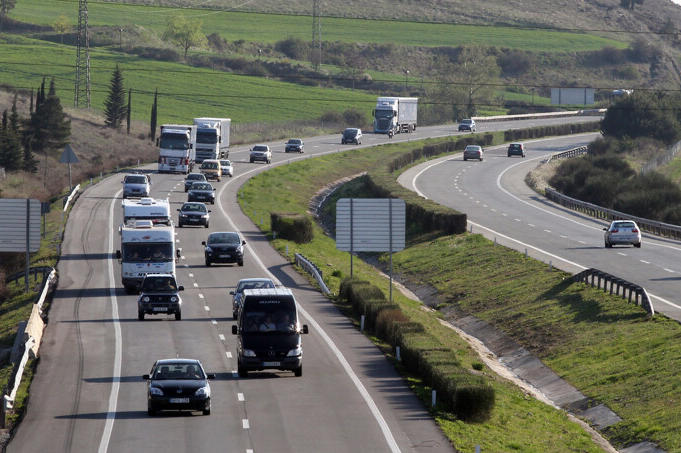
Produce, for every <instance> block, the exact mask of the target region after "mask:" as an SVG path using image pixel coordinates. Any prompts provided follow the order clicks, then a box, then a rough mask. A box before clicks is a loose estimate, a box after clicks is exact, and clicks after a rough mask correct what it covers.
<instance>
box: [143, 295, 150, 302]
mask: <svg viewBox="0 0 681 453" xmlns="http://www.w3.org/2000/svg"><path fill="white" fill-rule="evenodd" d="M150 300H151V299H150V298H149V296H144V297H143V298H142V302H149V301H150Z"/></svg>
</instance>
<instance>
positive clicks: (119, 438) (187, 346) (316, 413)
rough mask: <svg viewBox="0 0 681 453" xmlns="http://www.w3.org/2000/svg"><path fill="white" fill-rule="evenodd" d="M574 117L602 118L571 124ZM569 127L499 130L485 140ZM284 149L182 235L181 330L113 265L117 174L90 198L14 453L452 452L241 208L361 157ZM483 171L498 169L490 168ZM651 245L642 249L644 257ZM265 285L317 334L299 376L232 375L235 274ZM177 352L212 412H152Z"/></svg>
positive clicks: (425, 131)
mask: <svg viewBox="0 0 681 453" xmlns="http://www.w3.org/2000/svg"><path fill="white" fill-rule="evenodd" d="M575 120H577V121H591V120H593V118H575V119H571V120H570V121H575ZM564 121H566V120H565V119H554V120H543V121H516V122H513V123H503V122H498V123H489V124H486V125H480V127H479V131H480V132H481V131H483V130H485V129H487V130H492V129H507V128H509V127H528V126H529V125H534V124H547V123H551V122H564ZM454 133H455V132H454V126H440V127H432V128H419V129H418V130H417V131H416V133H414V134H409V135H406V136H400V135H397V136H395V138H393V139H392V140H393V141H399V140H413V139H420V138H424V137H427V136H444V135H451V134H454ZM363 141H364V145H363V147H364V146H371V145H374V144H377V143H385V142H386V141H388V139H387V137H386V136H374V135H373V134H366V135H365V136H364V140H363ZM283 142H284V141H283V140H282V141H281V142H280V143H273V144H271V146H272V147H273V163H272V164H271V165H269V166H268V165H266V164H249V163H248V152H247V147H244V146H241V147H234V148H233V150H232V152H231V153H230V158H231V160H232V161H233V162H234V167H235V173H234V174H235V176H234V178H231V179H230V178H225V179H223V181H222V182H220V183H215V185H216V187H217V188H218V202H217V203H216V205H214V206H211V209H212V213H211V221H210V225H211V228H210V229H205V228H203V227H196V228H191V227H186V228H182V229H179V228H178V229H177V230H176V234H177V236H176V237H177V245H178V246H179V247H181V248H182V255H183V257H182V259H181V260H180V261H179V263H178V268H177V277H178V281H179V283H180V284H182V285H184V287H185V289H186V290H185V291H184V293H183V295H182V296H183V300H184V304H183V319H182V321H175V320H174V318H172V317H171V316H167V317H166V316H163V315H161V316H153V317H148V319H147V320H145V321H138V320H137V306H136V296H134V295H126V294H125V292H124V291H123V288H122V284H121V280H120V264H119V263H118V261H117V260H116V259H115V251H116V250H117V249H118V248H119V238H118V233H117V228H118V225H119V224H120V222H121V217H122V215H121V214H122V213H121V207H120V197H121V187H122V185H121V179H122V178H121V176H120V175H114V176H111V177H108V178H106V179H105V180H104V181H102V182H100V183H98V184H96V185H94V186H91V187H89V188H88V189H87V190H85V192H84V193H83V194H81V196H80V198H79V199H78V201H77V203H76V204H75V206H74V208H73V210H72V212H71V214H70V217H69V220H68V225H67V228H66V232H65V237H64V243H63V247H62V256H61V259H60V261H59V265H58V271H59V286H58V289H57V291H56V293H55V297H54V300H53V302H52V305H51V308H50V312H49V324H48V326H47V329H46V331H45V336H44V339H43V344H42V347H41V349H40V362H39V365H38V367H37V371H36V375H35V377H34V381H33V384H32V387H31V396H30V401H29V404H28V410H27V413H26V416H25V418H24V420H23V421H22V423H21V425H20V426H19V428H18V429H17V431H16V434H15V436H14V438H13V440H12V441H11V443H10V444H9V446H8V451H10V452H24V453H25V452H43V451H64V452H81V451H95V450H96V451H99V452H102V453H103V452H128V451H163V452H184V451H228V452H312V451H324V452H347V451H367V450H369V451H375V452H381V451H386V452H397V451H402V452H426V451H427V452H450V451H454V450H453V448H452V447H451V446H450V444H449V441H448V440H447V439H446V438H445V437H444V436H443V434H442V433H441V431H440V429H439V428H438V427H437V425H436V424H435V422H434V421H433V420H432V419H431V417H430V416H429V414H428V412H427V411H426V410H425V409H424V407H423V405H422V404H421V403H420V401H418V400H417V399H416V397H415V396H414V395H413V394H412V393H411V391H410V390H409V389H408V388H407V387H406V386H405V384H404V383H403V382H402V380H401V378H400V376H398V375H397V374H396V372H395V371H394V370H393V368H392V366H391V365H390V364H389V362H388V361H387V360H386V359H385V358H384V356H383V355H382V354H381V353H380V351H379V350H378V349H377V348H376V347H375V346H374V345H373V344H372V343H371V342H370V341H369V340H368V339H367V338H366V337H365V336H364V335H362V334H360V333H359V332H357V330H356V329H355V328H354V327H353V325H352V324H351V323H350V321H349V320H348V319H346V318H345V317H344V316H343V315H341V314H340V313H339V312H338V311H337V310H336V309H335V307H334V306H333V305H332V304H331V303H330V302H329V301H328V300H327V299H326V298H325V297H323V296H322V295H321V294H320V293H319V292H318V291H317V290H316V289H314V288H313V287H311V286H310V285H309V283H308V282H307V280H306V279H305V278H303V277H302V276H300V275H298V274H297V273H296V272H295V271H294V270H293V268H292V267H291V266H290V265H289V264H288V262H287V261H285V260H284V259H282V257H280V256H279V255H278V254H277V253H276V252H275V251H274V250H273V249H272V248H271V247H270V246H269V244H268V243H267V241H266V239H265V238H264V237H263V236H262V234H261V233H260V232H259V231H258V229H257V228H256V226H255V225H253V224H252V223H251V222H250V220H249V219H248V218H246V217H245V215H243V213H242V212H241V211H240V209H239V207H238V204H237V202H236V193H237V191H238V188H239V187H240V186H241V185H242V184H243V183H244V182H245V181H246V180H247V178H249V177H251V176H253V175H254V174H257V173H258V172H261V171H264V170H266V169H267V168H271V167H272V166H275V165H281V164H285V163H287V162H289V161H293V160H297V159H304V158H309V157H311V156H314V155H315V154H320V153H329V152H338V151H342V150H347V149H352V148H353V145H345V146H341V145H340V144H339V142H340V135H333V136H322V137H316V138H310V139H306V144H305V150H306V152H305V154H302V155H298V154H295V155H293V154H285V153H284V152H283ZM534 152H535V151H531V153H534ZM492 160H493V159H490V161H492ZM459 163H460V162H459ZM457 164H458V163H457ZM453 165H456V164H453ZM468 165H474V163H466V166H468ZM483 165H484V166H485V167H486V168H494V166H493V164H491V163H490V162H489V161H486V162H484V163H483ZM149 168H153V167H152V166H149ZM466 168H468V167H466ZM480 168H483V166H480ZM463 169H464V166H462V167H461V170H463ZM466 171H468V170H466ZM473 172H474V170H471V174H472V173H473ZM509 176H512V175H509ZM464 179H465V178H464ZM152 182H153V186H152V196H154V197H156V198H166V197H168V198H169V200H170V202H171V206H172V207H173V208H176V207H179V206H180V205H181V203H182V202H183V201H185V200H186V194H185V193H184V189H183V184H182V183H183V176H182V175H157V174H154V175H152ZM451 196H452V197H459V198H461V199H463V197H461V196H460V195H456V194H454V193H451ZM474 215H475V216H477V214H474ZM234 230H238V231H240V232H241V233H242V234H243V235H244V237H245V239H246V241H247V248H246V256H245V260H244V261H245V265H244V266H243V267H238V266H236V265H213V266H212V267H209V268H208V267H205V266H204V263H203V248H202V246H201V241H202V240H205V238H206V237H207V235H208V232H210V231H234ZM647 249H648V245H647V243H646V244H644V248H643V249H642V250H644V251H645V250H647ZM614 250H615V253H617V251H618V250H619V249H614ZM627 251H629V250H627ZM258 276H270V277H271V278H273V279H275V280H276V281H278V282H279V283H281V284H283V285H285V286H287V287H290V288H292V289H293V291H294V294H295V296H296V298H297V300H298V302H299V304H300V311H301V313H302V315H303V322H305V323H307V324H308V325H309V327H310V334H309V335H306V336H305V337H304V338H303V348H304V351H305V353H304V359H303V376H302V377H300V378H296V377H294V376H293V374H292V373H284V372H261V373H252V375H251V376H250V377H249V378H246V379H241V378H238V376H237V374H236V360H235V358H236V351H235V340H234V338H233V336H232V334H231V326H232V324H233V322H232V316H231V314H232V311H231V296H229V294H228V292H229V290H230V289H232V288H233V287H234V286H235V285H236V282H237V281H238V280H239V279H241V278H245V277H258ZM172 357H189V358H197V359H199V360H201V362H202V363H203V365H204V367H205V368H206V370H207V372H209V373H210V372H212V373H216V374H217V379H216V380H214V381H212V383H211V385H212V388H213V396H212V414H211V415H210V416H202V415H199V413H194V414H188V413H179V414H177V413H163V414H161V415H159V416H157V417H149V416H148V415H147V413H146V385H145V382H144V381H143V380H142V378H141V376H142V374H145V373H148V372H149V370H150V368H151V366H152V364H153V362H154V361H155V360H157V359H160V358H172Z"/></svg>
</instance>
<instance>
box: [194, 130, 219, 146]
mask: <svg viewBox="0 0 681 453" xmlns="http://www.w3.org/2000/svg"><path fill="white" fill-rule="evenodd" d="M217 142H218V134H217V132H216V131H215V129H209V130H207V131H204V130H201V129H199V130H198V131H196V143H206V144H209V145H214V144H216V143H217Z"/></svg>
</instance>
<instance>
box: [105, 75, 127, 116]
mask: <svg viewBox="0 0 681 453" xmlns="http://www.w3.org/2000/svg"><path fill="white" fill-rule="evenodd" d="M104 116H105V117H106V119H105V121H104V123H105V124H106V126H107V127H110V128H113V129H120V127H121V124H122V123H123V119H124V118H125V116H126V107H125V89H124V88H123V74H122V73H121V70H120V69H119V67H118V65H116V69H114V72H113V74H112V75H111V82H110V84H109V95H108V96H107V98H106V101H105V102H104Z"/></svg>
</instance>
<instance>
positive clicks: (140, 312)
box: [137, 310, 144, 321]
mask: <svg viewBox="0 0 681 453" xmlns="http://www.w3.org/2000/svg"><path fill="white" fill-rule="evenodd" d="M137 319H138V320H140V321H144V310H137Z"/></svg>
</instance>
